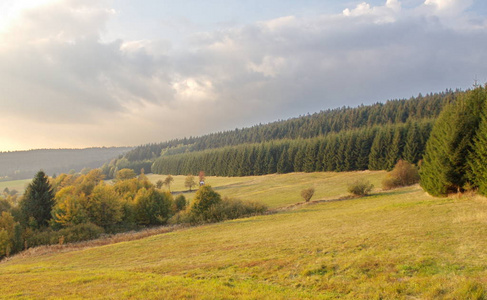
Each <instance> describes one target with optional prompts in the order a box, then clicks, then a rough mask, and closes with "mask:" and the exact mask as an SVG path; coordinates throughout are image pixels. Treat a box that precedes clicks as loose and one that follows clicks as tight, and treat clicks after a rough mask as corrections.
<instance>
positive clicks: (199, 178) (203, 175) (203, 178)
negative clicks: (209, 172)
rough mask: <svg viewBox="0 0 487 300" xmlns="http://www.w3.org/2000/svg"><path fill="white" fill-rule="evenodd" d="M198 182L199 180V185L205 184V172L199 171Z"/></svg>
mask: <svg viewBox="0 0 487 300" xmlns="http://www.w3.org/2000/svg"><path fill="white" fill-rule="evenodd" d="M198 180H199V183H200V184H201V183H202V182H203V183H204V182H205V171H200V173H199V174H198Z"/></svg>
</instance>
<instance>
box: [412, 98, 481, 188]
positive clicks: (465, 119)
mask: <svg viewBox="0 0 487 300" xmlns="http://www.w3.org/2000/svg"><path fill="white" fill-rule="evenodd" d="M478 93H479V91H478V89H477V90H473V91H470V92H468V93H467V95H466V97H465V98H464V99H460V100H459V101H458V102H456V103H455V104H452V105H449V106H447V107H446V108H445V109H444V110H443V112H442V113H441V114H440V116H439V118H438V120H437V121H436V123H435V125H434V127H433V130H432V132H431V136H430V138H429V140H428V142H427V144H426V151H425V154H424V159H423V164H422V165H421V169H420V177H421V186H422V187H423V188H424V189H425V191H426V192H428V193H429V194H431V195H433V196H446V195H448V194H449V193H455V192H460V191H462V189H463V187H464V186H465V184H466V183H467V181H468V176H467V174H470V172H469V164H468V162H467V158H468V157H469V155H470V152H471V148H472V140H473V137H474V135H475V132H476V131H477V128H478V124H479V122H480V112H481V107H482V102H483V99H481V98H480V97H478V96H479V95H478Z"/></svg>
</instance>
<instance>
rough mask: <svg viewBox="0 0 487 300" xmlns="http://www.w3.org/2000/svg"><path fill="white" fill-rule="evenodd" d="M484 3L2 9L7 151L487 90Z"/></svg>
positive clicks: (69, 3) (50, 4)
mask: <svg viewBox="0 0 487 300" xmlns="http://www.w3.org/2000/svg"><path fill="white" fill-rule="evenodd" d="M486 15H487V3H486V2H485V1H481V0H467V1H462V0H402V1H401V0H387V1H385V0H384V1H376V0H374V1H366V2H363V1H345V2H344V1H338V0H331V1H317V0H306V1H300V2H298V3H296V2H295V1H290V0H286V1H277V0H268V1H256V0H251V1H245V2H244V3H243V2H241V1H234V0H230V1H219V0H208V1H194V0H187V1H169V0H166V1H155V0H146V1H139V2H134V1H129V0H118V1H95V0H91V1H81V0H65V1H61V0H42V1H33V0H31V1H29V0H20V1H19V0H17V1H12V0H8V1H1V2H0V82H2V84H1V85H0V109H1V111H2V118H1V119H0V126H1V128H2V133H1V134H0V151H14V150H31V149H52V148H54V149H58V148H71V149H72V148H91V147H113V146H116V147H119V146H122V147H133V146H138V145H141V144H147V143H157V142H162V141H166V140H170V139H174V138H184V137H189V136H200V135H204V134H209V133H212V132H217V131H226V130H231V129H234V128H242V127H248V126H252V125H256V124H259V123H269V122H274V121H277V120H279V119H280V120H284V119H288V118H292V117H297V116H299V115H305V114H307V113H314V112H318V111H320V110H325V109H329V108H336V107H341V106H357V105H360V104H372V103H375V102H384V101H386V100H388V99H401V98H409V97H411V96H416V95H418V94H419V93H423V94H426V93H430V92H441V91H444V90H445V89H450V88H451V89H456V88H460V89H467V88H470V87H472V85H473V83H474V80H477V81H478V82H479V83H481V84H484V83H485V82H487V72H486V71H487V30H486V29H487V18H486Z"/></svg>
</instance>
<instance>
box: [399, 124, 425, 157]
mask: <svg viewBox="0 0 487 300" xmlns="http://www.w3.org/2000/svg"><path fill="white" fill-rule="evenodd" d="M420 143H421V137H420V135H419V131H418V125H417V123H414V124H411V123H408V125H407V135H406V142H405V144H404V150H403V153H402V158H403V159H404V160H406V161H407V162H410V163H412V164H415V163H417V162H418V160H419V158H418V154H419V149H420Z"/></svg>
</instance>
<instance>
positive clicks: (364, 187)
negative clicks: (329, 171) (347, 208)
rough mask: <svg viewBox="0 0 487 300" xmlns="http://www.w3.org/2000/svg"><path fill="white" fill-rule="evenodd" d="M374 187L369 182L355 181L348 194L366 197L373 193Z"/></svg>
mask: <svg viewBox="0 0 487 300" xmlns="http://www.w3.org/2000/svg"><path fill="white" fill-rule="evenodd" d="M373 188H374V185H373V184H371V183H370V182H369V181H368V180H365V179H360V180H356V181H354V182H353V183H352V184H350V185H349V186H348V192H349V193H350V194H352V195H355V196H366V195H368V194H369V193H370V191H372V189H373Z"/></svg>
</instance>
